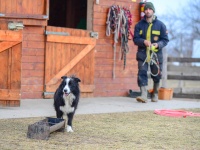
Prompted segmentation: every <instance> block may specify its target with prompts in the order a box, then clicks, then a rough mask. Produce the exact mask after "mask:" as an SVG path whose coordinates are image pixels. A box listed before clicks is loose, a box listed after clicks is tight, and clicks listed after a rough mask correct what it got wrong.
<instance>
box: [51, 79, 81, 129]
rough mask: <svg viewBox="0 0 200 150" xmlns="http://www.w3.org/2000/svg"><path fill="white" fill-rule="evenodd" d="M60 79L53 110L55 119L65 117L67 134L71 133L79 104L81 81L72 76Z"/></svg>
mask: <svg viewBox="0 0 200 150" xmlns="http://www.w3.org/2000/svg"><path fill="white" fill-rule="evenodd" d="M61 79H62V82H61V84H60V86H59V87H58V89H57V90H56V92H55V94H54V108H55V111H56V116H57V118H63V115H67V118H68V121H67V132H73V129H72V120H73V116H74V114H75V111H76V109H77V106H78V102H79V96H80V89H79V82H81V80H80V79H79V78H77V77H75V76H74V75H73V76H70V77H67V76H63V77H61Z"/></svg>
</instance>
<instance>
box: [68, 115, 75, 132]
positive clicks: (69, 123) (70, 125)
mask: <svg viewBox="0 0 200 150" xmlns="http://www.w3.org/2000/svg"><path fill="white" fill-rule="evenodd" d="M73 116H74V113H69V114H67V117H68V121H67V132H74V131H73V129H72V120H73Z"/></svg>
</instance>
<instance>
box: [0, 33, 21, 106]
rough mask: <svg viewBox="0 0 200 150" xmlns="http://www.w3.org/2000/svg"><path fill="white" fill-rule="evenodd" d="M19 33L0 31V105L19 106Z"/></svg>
mask: <svg viewBox="0 0 200 150" xmlns="http://www.w3.org/2000/svg"><path fill="white" fill-rule="evenodd" d="M21 49H22V33H21V31H10V30H0V69H1V73H0V105H1V106H20V89H21Z"/></svg>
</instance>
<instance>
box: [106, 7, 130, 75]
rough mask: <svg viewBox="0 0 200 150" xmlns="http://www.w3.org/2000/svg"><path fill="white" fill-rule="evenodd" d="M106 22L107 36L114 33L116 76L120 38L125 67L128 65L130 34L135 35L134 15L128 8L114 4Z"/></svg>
mask: <svg viewBox="0 0 200 150" xmlns="http://www.w3.org/2000/svg"><path fill="white" fill-rule="evenodd" d="M106 24H107V25H106V36H110V35H111V33H112V34H114V44H113V50H114V56H113V61H114V65H113V78H115V66H116V64H115V61H116V45H117V43H118V41H119V40H120V42H121V47H120V50H121V60H124V69H125V67H126V54H127V53H128V52H129V47H128V40H131V38H130V36H132V37H133V34H132V32H131V25H132V15H131V13H130V11H129V10H128V9H127V8H121V7H120V6H118V5H117V6H116V5H113V6H111V7H110V8H109V11H108V15H107V21H106Z"/></svg>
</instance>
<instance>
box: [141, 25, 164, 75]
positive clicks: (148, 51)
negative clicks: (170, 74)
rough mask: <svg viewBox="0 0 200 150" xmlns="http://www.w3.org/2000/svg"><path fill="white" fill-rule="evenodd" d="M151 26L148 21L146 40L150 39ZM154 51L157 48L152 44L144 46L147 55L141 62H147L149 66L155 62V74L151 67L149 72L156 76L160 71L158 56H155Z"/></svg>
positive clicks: (156, 50)
mask: <svg viewBox="0 0 200 150" xmlns="http://www.w3.org/2000/svg"><path fill="white" fill-rule="evenodd" d="M152 26H153V23H150V24H149V27H148V29H147V35H146V39H147V40H148V41H151V28H152ZM156 52H158V49H156V48H155V46H153V45H152V46H149V47H147V48H146V55H147V57H146V59H145V61H144V63H143V65H144V64H145V63H146V62H147V63H148V64H149V67H150V65H153V64H155V65H156V66H157V68H158V72H157V73H156V74H153V73H152V72H151V69H150V73H151V75H152V76H157V75H158V74H159V73H160V67H159V61H158V57H157V54H156Z"/></svg>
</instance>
